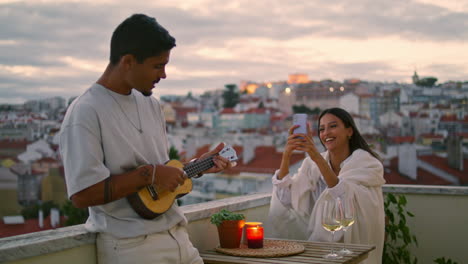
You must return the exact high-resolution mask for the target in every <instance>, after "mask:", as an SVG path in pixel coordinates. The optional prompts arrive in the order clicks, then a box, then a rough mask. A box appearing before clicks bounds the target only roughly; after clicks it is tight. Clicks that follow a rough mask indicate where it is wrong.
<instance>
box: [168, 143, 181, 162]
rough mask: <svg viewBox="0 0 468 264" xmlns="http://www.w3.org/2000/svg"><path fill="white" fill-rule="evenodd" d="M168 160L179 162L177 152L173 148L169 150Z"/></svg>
mask: <svg viewBox="0 0 468 264" xmlns="http://www.w3.org/2000/svg"><path fill="white" fill-rule="evenodd" d="M169 159H171V160H180V156H179V151H178V150H177V149H176V148H175V147H174V146H171V148H170V149H169Z"/></svg>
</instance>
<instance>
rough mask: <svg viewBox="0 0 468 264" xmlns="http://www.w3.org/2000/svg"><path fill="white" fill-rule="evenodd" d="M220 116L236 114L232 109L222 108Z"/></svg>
mask: <svg viewBox="0 0 468 264" xmlns="http://www.w3.org/2000/svg"><path fill="white" fill-rule="evenodd" d="M220 114H237V112H236V111H234V108H223V110H222V111H221V112H220Z"/></svg>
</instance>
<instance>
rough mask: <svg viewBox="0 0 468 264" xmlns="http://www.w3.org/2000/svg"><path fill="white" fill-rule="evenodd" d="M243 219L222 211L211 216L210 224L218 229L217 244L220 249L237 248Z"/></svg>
mask: <svg viewBox="0 0 468 264" xmlns="http://www.w3.org/2000/svg"><path fill="white" fill-rule="evenodd" d="M244 219H245V217H244V215H243V214H238V213H233V212H231V211H228V210H226V209H222V210H221V211H219V212H218V213H215V214H213V215H211V223H212V224H214V225H216V226H217V227H218V236H219V244H220V247H222V248H238V247H239V246H240V241H241V238H242V228H243V227H244V223H245V221H244Z"/></svg>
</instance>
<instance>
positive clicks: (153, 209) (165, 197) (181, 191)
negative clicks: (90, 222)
mask: <svg viewBox="0 0 468 264" xmlns="http://www.w3.org/2000/svg"><path fill="white" fill-rule="evenodd" d="M216 155H220V156H222V157H224V158H226V159H228V160H229V161H236V160H237V155H236V151H235V150H234V149H233V148H232V147H231V146H227V145H226V146H225V147H224V148H223V149H222V150H221V151H220V152H219V153H217V154H215V155H212V156H209V157H207V158H204V159H201V160H196V161H194V162H190V163H188V164H186V165H185V166H184V164H182V163H181V162H180V161H178V160H170V161H168V162H166V165H167V166H171V167H176V168H179V169H183V170H184V171H185V173H186V174H187V178H186V179H185V181H184V183H183V184H182V185H179V187H177V188H176V189H175V190H174V191H173V192H171V191H169V190H160V189H159V188H158V187H157V186H156V187H155V186H154V185H148V186H146V187H144V188H142V189H140V190H139V191H138V192H136V193H133V194H130V195H129V196H127V200H128V202H129V203H130V205H131V206H132V208H133V210H135V212H136V213H137V214H139V215H140V216H141V217H143V218H145V219H153V218H156V217H158V216H160V215H162V214H164V213H165V212H166V211H167V210H169V208H171V206H172V204H173V203H174V200H175V199H177V198H180V197H182V196H184V195H186V194H187V193H189V192H190V191H192V180H191V178H192V177H194V178H198V177H197V175H198V174H199V173H201V172H203V171H205V170H207V169H209V168H211V167H213V165H214V162H213V157H214V156H216Z"/></svg>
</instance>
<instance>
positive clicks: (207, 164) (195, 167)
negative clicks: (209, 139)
mask: <svg viewBox="0 0 468 264" xmlns="http://www.w3.org/2000/svg"><path fill="white" fill-rule="evenodd" d="M213 165H214V162H213V156H210V157H207V158H204V159H202V160H197V161H195V162H190V163H189V164H187V165H185V166H184V171H185V173H187V176H188V178H192V177H194V176H197V175H198V174H199V173H201V172H203V171H206V170H207V169H209V168H211V167H213Z"/></svg>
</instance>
